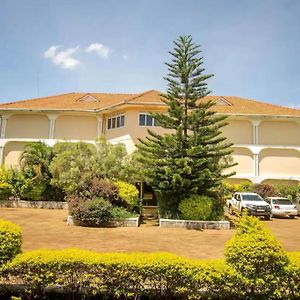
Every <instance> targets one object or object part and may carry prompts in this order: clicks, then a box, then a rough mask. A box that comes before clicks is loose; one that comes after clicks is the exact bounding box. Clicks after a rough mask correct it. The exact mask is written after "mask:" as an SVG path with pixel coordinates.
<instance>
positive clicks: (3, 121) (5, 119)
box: [0, 115, 9, 139]
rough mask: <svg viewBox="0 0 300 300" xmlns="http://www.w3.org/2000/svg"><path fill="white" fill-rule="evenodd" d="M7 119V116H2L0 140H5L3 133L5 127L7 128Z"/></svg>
mask: <svg viewBox="0 0 300 300" xmlns="http://www.w3.org/2000/svg"><path fill="white" fill-rule="evenodd" d="M8 118H9V115H2V120H1V133H0V138H1V139H4V138H5V132H6V126H7V120H8Z"/></svg>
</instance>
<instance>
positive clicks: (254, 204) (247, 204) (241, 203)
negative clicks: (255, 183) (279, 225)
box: [227, 192, 271, 220]
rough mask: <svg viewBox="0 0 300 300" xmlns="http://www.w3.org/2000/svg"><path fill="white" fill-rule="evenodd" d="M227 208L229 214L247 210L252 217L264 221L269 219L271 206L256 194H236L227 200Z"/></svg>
mask: <svg viewBox="0 0 300 300" xmlns="http://www.w3.org/2000/svg"><path fill="white" fill-rule="evenodd" d="M227 206H228V209H229V213H230V214H234V213H235V212H239V213H242V212H243V211H244V210H247V211H248V213H249V214H250V215H252V216H258V217H260V216H262V217H264V218H265V219H266V220H270V218H271V206H270V205H269V204H268V203H267V202H266V201H264V199H263V198H262V197H261V196H260V195H258V194H256V193H241V192H236V193H234V194H233V196H232V198H231V199H229V200H227Z"/></svg>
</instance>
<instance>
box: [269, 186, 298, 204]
mask: <svg viewBox="0 0 300 300" xmlns="http://www.w3.org/2000/svg"><path fill="white" fill-rule="evenodd" d="M275 190H276V194H277V196H280V197H285V198H288V199H290V200H291V201H295V200H296V199H298V198H299V195H300V186H299V185H295V186H293V185H276V186H275Z"/></svg>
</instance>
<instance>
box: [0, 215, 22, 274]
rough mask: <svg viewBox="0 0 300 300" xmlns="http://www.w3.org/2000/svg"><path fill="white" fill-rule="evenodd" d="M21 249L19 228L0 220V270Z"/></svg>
mask: <svg viewBox="0 0 300 300" xmlns="http://www.w3.org/2000/svg"><path fill="white" fill-rule="evenodd" d="M21 249H22V231H21V228H20V226H18V225H16V224H13V223H11V222H9V221H4V220H1V219H0V268H1V266H2V265H3V264H4V263H6V262H7V261H9V260H11V259H13V258H14V257H15V256H16V255H17V254H19V253H21V251H22V250H21Z"/></svg>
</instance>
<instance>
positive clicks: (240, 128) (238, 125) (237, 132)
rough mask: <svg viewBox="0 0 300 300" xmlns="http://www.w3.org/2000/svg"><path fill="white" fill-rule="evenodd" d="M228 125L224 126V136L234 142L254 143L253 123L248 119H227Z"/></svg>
mask: <svg viewBox="0 0 300 300" xmlns="http://www.w3.org/2000/svg"><path fill="white" fill-rule="evenodd" d="M226 121H227V122H228V125H227V126H225V127H223V128H222V132H223V134H224V136H226V137H227V138H228V140H229V141H230V142H232V143H234V144H252V140H253V133H252V130H253V129H252V123H251V122H250V121H248V120H245V121H243V120H230V119H227V120H226Z"/></svg>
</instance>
